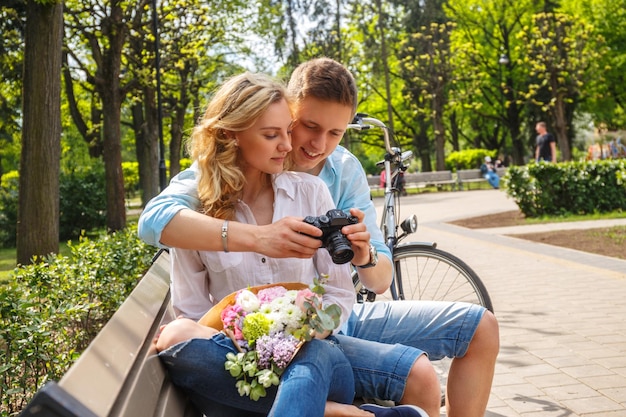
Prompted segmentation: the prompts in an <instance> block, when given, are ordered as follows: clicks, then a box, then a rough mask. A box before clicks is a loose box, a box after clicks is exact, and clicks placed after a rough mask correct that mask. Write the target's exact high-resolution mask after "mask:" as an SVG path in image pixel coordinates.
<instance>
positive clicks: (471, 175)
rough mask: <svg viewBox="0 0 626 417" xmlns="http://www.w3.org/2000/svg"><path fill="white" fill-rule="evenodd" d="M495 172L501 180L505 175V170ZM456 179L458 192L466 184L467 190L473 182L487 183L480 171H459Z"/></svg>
mask: <svg viewBox="0 0 626 417" xmlns="http://www.w3.org/2000/svg"><path fill="white" fill-rule="evenodd" d="M496 172H497V173H498V176H499V177H500V178H502V177H503V176H504V174H505V173H506V168H505V167H500V168H496ZM456 179H457V182H458V184H457V187H458V189H459V190H462V189H463V184H467V188H468V189H469V185H470V184H471V183H473V182H476V183H479V182H487V179H486V178H485V177H484V176H483V174H481V172H480V169H460V170H458V171H457V173H456Z"/></svg>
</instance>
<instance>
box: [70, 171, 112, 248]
mask: <svg viewBox="0 0 626 417" xmlns="http://www.w3.org/2000/svg"><path fill="white" fill-rule="evenodd" d="M59 193H60V206H59V210H60V213H59V216H60V217H59V219H60V220H59V221H60V224H59V239H60V240H67V239H74V238H77V237H79V236H80V235H81V234H82V233H83V232H84V231H92V230H95V229H100V228H103V227H104V226H105V225H106V205H107V204H106V185H105V179H104V166H103V164H101V163H99V164H95V165H93V166H92V167H90V168H86V169H82V170H77V171H73V172H69V173H63V174H61V177H60V179H59Z"/></svg>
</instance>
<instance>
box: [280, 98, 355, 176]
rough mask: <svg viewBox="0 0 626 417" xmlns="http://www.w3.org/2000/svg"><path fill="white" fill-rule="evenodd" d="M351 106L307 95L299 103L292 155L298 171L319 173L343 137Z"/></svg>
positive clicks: (350, 115)
mask: <svg viewBox="0 0 626 417" xmlns="http://www.w3.org/2000/svg"><path fill="white" fill-rule="evenodd" d="M351 119H352V107H351V106H346V105H344V104H340V103H336V102H332V101H325V100H319V99H317V98H314V97H308V98H305V99H304V100H302V101H301V102H300V103H299V106H298V109H297V112H296V122H295V123H294V126H293V137H292V146H293V152H292V154H291V157H292V158H293V162H294V163H295V165H296V166H295V169H296V170H297V171H304V172H308V173H310V174H313V175H317V174H319V173H320V171H321V170H322V167H323V166H324V162H325V161H326V158H327V157H328V155H330V154H331V153H332V152H333V151H334V150H335V148H336V147H337V145H339V142H340V141H341V138H342V137H343V134H344V133H345V131H346V129H347V128H348V123H350V120H351Z"/></svg>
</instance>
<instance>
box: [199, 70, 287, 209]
mask: <svg viewBox="0 0 626 417" xmlns="http://www.w3.org/2000/svg"><path fill="white" fill-rule="evenodd" d="M283 99H285V100H287V102H288V103H289V102H290V100H289V98H288V96H287V92H286V89H285V87H284V85H283V84H281V83H279V82H278V81H276V80H273V79H272V78H270V77H269V76H267V75H264V74H255V73H250V72H246V73H243V74H240V75H237V76H235V77H232V78H230V79H228V80H227V81H226V82H225V83H224V84H223V85H222V86H221V87H220V88H219V89H218V90H217V91H216V92H215V94H214V96H213V98H212V99H211V101H210V102H209V104H208V106H207V109H206V112H205V113H204V116H203V117H202V119H201V120H200V121H199V122H198V124H197V125H196V126H195V127H194V129H193V132H192V134H191V140H190V142H189V154H190V155H191V157H192V159H193V160H195V161H197V162H198V168H199V169H200V175H199V180H198V197H199V198H200V204H201V208H202V211H203V212H204V213H205V214H207V215H209V216H212V217H216V218H220V219H232V218H233V217H234V212H235V205H236V203H237V200H238V198H240V196H241V192H242V190H243V186H244V184H245V178H244V175H243V172H242V171H241V167H240V165H239V161H238V155H239V153H238V152H237V144H236V139H235V137H234V136H235V135H234V134H233V133H236V132H241V131H244V130H246V129H249V128H250V127H252V126H253V125H254V123H255V122H256V121H257V119H258V118H259V117H260V116H261V115H263V113H265V111H266V110H267V109H268V107H269V106H270V105H272V104H274V103H276V102H279V101H280V100H283Z"/></svg>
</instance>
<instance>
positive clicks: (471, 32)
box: [446, 0, 536, 164]
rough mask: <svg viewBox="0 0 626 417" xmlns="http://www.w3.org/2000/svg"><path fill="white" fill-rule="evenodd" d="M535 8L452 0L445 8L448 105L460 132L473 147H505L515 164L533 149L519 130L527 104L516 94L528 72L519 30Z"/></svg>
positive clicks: (507, 0)
mask: <svg viewBox="0 0 626 417" xmlns="http://www.w3.org/2000/svg"><path fill="white" fill-rule="evenodd" d="M535 7H536V6H535V5H534V3H533V2H532V1H528V0H520V1H513V0H493V1H491V2H482V1H476V2H472V3H470V4H468V3H467V1H464V0H450V1H449V2H448V4H447V7H446V13H447V14H448V15H449V17H450V18H451V19H452V20H453V21H454V22H455V23H456V29H455V30H454V32H453V34H452V40H451V42H452V46H451V48H452V49H453V54H452V58H451V59H452V61H453V65H454V73H455V74H454V77H453V80H452V82H453V86H452V88H451V91H452V97H451V106H452V108H453V109H454V112H455V115H456V116H457V117H458V118H459V122H460V123H461V124H462V126H461V134H462V135H464V136H466V137H468V139H469V140H470V142H471V143H473V146H475V147H484V148H487V149H498V150H500V149H501V148H504V150H505V151H506V152H507V153H509V152H510V154H511V156H512V158H513V162H514V163H516V164H523V163H524V159H525V156H527V155H530V153H531V148H530V146H528V145H527V144H526V143H525V141H524V138H523V136H522V134H521V132H522V121H523V120H524V117H523V115H524V111H525V108H524V100H523V98H522V97H520V92H521V90H522V89H523V86H524V85H525V84H526V80H527V70H526V62H525V61H522V58H523V54H521V53H520V52H519V46H520V43H521V41H520V40H519V39H518V38H517V34H518V33H519V32H520V31H521V30H522V28H523V27H524V25H526V24H528V23H529V22H530V19H531V16H532V14H533V13H534V11H535ZM519 56H521V57H522V58H520V57H519ZM501 58H504V59H503V60H501ZM507 139H508V140H507Z"/></svg>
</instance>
